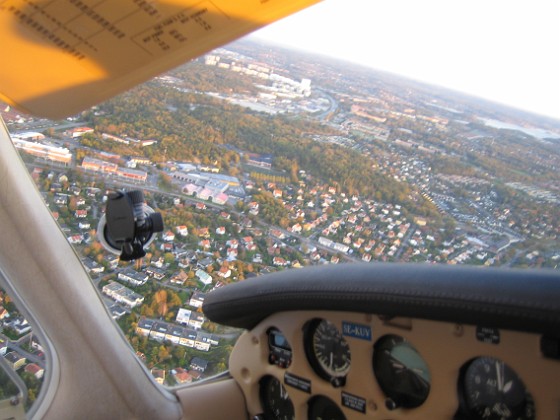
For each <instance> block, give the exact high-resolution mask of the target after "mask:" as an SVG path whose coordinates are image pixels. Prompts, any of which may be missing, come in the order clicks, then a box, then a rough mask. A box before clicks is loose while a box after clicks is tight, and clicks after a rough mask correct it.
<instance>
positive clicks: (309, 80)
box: [2, 39, 560, 386]
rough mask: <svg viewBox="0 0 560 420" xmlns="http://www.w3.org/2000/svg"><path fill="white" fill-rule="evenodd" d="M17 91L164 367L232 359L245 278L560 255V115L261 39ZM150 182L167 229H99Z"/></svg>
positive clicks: (85, 259) (60, 205) (126, 312)
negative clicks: (46, 108) (215, 317)
mask: <svg viewBox="0 0 560 420" xmlns="http://www.w3.org/2000/svg"><path fill="white" fill-rule="evenodd" d="M2 109H3V111H2V116H3V118H4V120H5V121H6V122H7V124H8V127H9V129H10V132H11V135H12V137H13V141H14V144H15V146H16V147H17V148H18V149H19V150H20V151H21V152H22V153H21V156H22V159H23V161H24V162H25V164H26V166H27V168H28V169H29V172H30V173H31V176H32V177H33V179H34V180H35V182H36V184H37V186H38V188H39V190H40V192H41V194H42V195H43V198H44V201H45V204H46V205H47V206H48V207H49V209H50V210H51V212H52V215H53V217H54V218H55V219H56V220H57V222H58V223H59V225H60V227H61V229H62V231H63V232H64V235H65V236H66V237H67V239H68V241H69V242H70V243H71V244H73V245H74V246H75V249H76V250H77V253H78V255H79V257H80V258H81V260H82V263H83V265H84V268H85V270H86V271H87V272H88V273H89V274H90V277H91V281H92V282H93V283H94V285H95V287H97V288H98V290H99V292H100V293H101V295H102V298H103V301H104V302H105V304H106V305H107V308H108V309H109V312H110V314H111V315H112V317H113V318H114V319H115V322H116V324H118V325H119V327H120V328H121V329H122V331H123V333H124V334H125V336H126V337H127V339H128V341H129V342H130V344H131V346H132V349H133V351H134V352H135V353H136V354H137V355H138V357H139V358H140V359H141V360H142V361H143V362H144V363H145V364H146V366H147V367H148V368H149V369H150V370H151V372H152V374H153V376H154V378H155V380H156V381H158V382H160V383H162V384H165V385H171V386H172V385H176V384H184V383H190V382H193V381H197V380H200V379H203V378H205V377H208V376H211V375H214V374H216V373H219V372H221V371H224V370H226V369H227V364H228V356H229V353H230V351H231V349H232V346H233V345H234V343H235V340H236V338H237V337H238V336H239V334H240V333H241V331H239V330H236V329H231V328H226V327H224V326H220V325H216V324H213V323H211V322H209V321H208V320H207V319H206V318H205V317H204V314H203V313H202V311H201V305H202V303H203V301H204V298H205V295H206V294H207V293H208V292H210V291H211V290H213V289H216V288H220V287H224V286H226V285H227V284H229V283H233V282H239V281H243V280H244V279H247V278H250V277H254V276H259V275H262V274H265V273H269V272H272V271H278V270H284V269H297V268H299V267H303V266H308V265H319V264H342V263H352V262H379V261H381V262H425V263H441V264H471V265H478V266H497V267H516V268H527V267H530V268H537V267H538V268H553V269H557V268H558V262H559V261H560V243H559V240H558V234H559V232H560V206H559V205H558V203H559V202H560V191H559V190H558V185H560V175H559V172H558V170H557V168H558V167H559V166H560V153H559V151H558V147H557V142H558V141H559V139H560V127H559V124H558V122H557V120H554V119H550V118H544V117H540V116H536V115H534V114H529V113H524V112H522V111H513V110H511V109H509V108H506V107H502V106H497V105H495V104H490V103H488V102H484V101H479V100H475V99H473V98H470V97H467V96H465V95H462V94H458V93H456V92H452V91H448V90H445V89H440V88H437V89H436V88H433V87H430V86H427V85H425V84H421V83H417V82H414V81H411V80H407V79H402V78H399V77H397V76H393V75H388V74H385V73H380V72H376V71H373V70H371V69H367V68H365V67H360V66H358V65H353V64H348V63H342V62H340V61H336V60H334V59H327V58H325V57H317V56H312V55H310V54H308V53H302V52H295V51H292V50H285V49H282V48H280V47H272V46H270V45H268V44H266V45H264V44H261V43H257V42H256V41H255V40H254V39H245V40H241V41H239V42H236V43H234V44H231V45H228V46H226V47H224V48H220V49H218V50H216V51H213V52H211V53H209V54H207V55H205V56H203V57H201V58H199V59H197V60H194V61H193V62H191V63H188V64H185V65H184V66H181V67H179V68H177V69H175V70H173V71H170V72H168V73H166V74H164V75H161V76H160V77H157V78H155V79H153V80H151V81H149V82H147V83H145V84H143V85H141V86H138V87H136V88H134V89H132V90H130V91H128V92H126V93H124V94H122V95H120V96H117V97H116V98H114V99H112V100H110V101H108V102H106V103H104V104H100V105H98V106H96V107H94V108H92V109H88V110H86V111H84V112H83V113H81V114H79V115H75V116H72V117H70V118H68V119H67V120H64V121H48V120H42V119H37V118H31V117H29V116H27V115H24V114H21V113H19V112H17V111H15V110H13V109H10V108H9V107H7V106H2ZM136 189H139V190H142V191H143V192H144V195H145V199H146V203H147V205H149V206H150V207H151V208H152V209H154V210H155V211H156V212H159V213H161V214H162V217H163V221H164V230H163V232H162V233H161V234H158V235H157V237H156V239H155V240H154V241H153V242H152V243H151V244H150V245H149V247H148V248H147V250H146V251H147V254H146V256H145V257H143V258H141V259H139V260H137V261H134V262H124V261H119V258H118V256H117V255H114V254H112V253H110V252H107V250H105V249H104V247H103V246H102V245H101V243H100V242H99V240H98V238H97V228H98V223H99V220H100V218H101V216H102V215H103V213H104V212H105V208H106V203H107V199H108V196H109V195H110V194H111V193H112V192H114V191H116V190H126V191H131V190H136ZM5 334H7V333H5ZM28 350H29V351H30V350H32V349H28Z"/></svg>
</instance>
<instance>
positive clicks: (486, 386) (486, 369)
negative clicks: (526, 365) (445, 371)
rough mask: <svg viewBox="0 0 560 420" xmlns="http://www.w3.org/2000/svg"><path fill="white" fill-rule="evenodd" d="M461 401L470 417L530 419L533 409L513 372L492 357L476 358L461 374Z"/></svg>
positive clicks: (497, 419)
mask: <svg viewBox="0 0 560 420" xmlns="http://www.w3.org/2000/svg"><path fill="white" fill-rule="evenodd" d="M461 381H462V386H461V387H460V389H461V390H462V398H463V402H464V405H465V409H466V411H467V412H468V413H469V415H470V416H471V417H473V418H477V419H488V420H506V419H513V420H532V419H534V418H535V406H534V403H533V400H532V398H531V396H530V395H529V394H528V393H527V391H526V389H525V385H524V384H523V382H522V381H521V379H520V378H519V377H518V376H517V374H516V373H515V371H514V370H513V369H512V368H510V367H509V366H508V365H506V364H505V363H504V362H503V361H501V360H499V359H496V358H493V357H478V358H476V359H474V360H472V361H470V362H469V364H468V365H467V366H466V368H465V369H464V370H463V374H462V378H461Z"/></svg>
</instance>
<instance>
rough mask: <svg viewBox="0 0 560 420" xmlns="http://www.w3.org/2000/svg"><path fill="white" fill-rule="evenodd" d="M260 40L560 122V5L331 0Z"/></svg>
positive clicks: (509, 0) (540, 1) (559, 1)
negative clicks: (355, 64)
mask: <svg viewBox="0 0 560 420" xmlns="http://www.w3.org/2000/svg"><path fill="white" fill-rule="evenodd" d="M252 36H256V37H258V38H261V39H266V40H272V41H274V42H277V43H282V44H286V45H289V46H294V47H297V48H300V49H305V50H311V51H316V52H319V53H322V54H327V55H331V56H335V57H339V58H344V59H347V60H350V61H355V62H359V63H362V64H365V65H368V66H370V67H373V68H376V69H379V70H385V71H389V72H392V73H396V74H400V75H403V76H407V77H411V78H413V79H416V80H422V81H426V82H429V83H433V84H436V85H441V86H446V87H450V88H453V89H456V90H459V91H463V92H467V93H470V94H473V95H475V96H480V97H483V98H487V99H491V100H494V101H496V102H501V103H504V104H508V105H512V106H515V107H517V108H520V109H526V110H529V111H533V112H536V113H538V114H542V115H548V116H552V117H555V118H557V119H560V0H467V1H465V0H324V1H323V2H322V3H319V4H317V5H315V6H312V7H311V8H309V9H307V10H304V11H302V12H299V13H297V14H295V15H293V16H290V17H288V18H286V19H284V20H282V21H280V22H277V23H275V24H273V25H271V26H269V27H266V28H264V29H262V30H260V31H258V32H256V33H254V34H253V35H252Z"/></svg>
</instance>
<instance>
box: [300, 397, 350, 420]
mask: <svg viewBox="0 0 560 420" xmlns="http://www.w3.org/2000/svg"><path fill="white" fill-rule="evenodd" d="M308 407H309V410H308V413H307V418H308V419H309V420H346V417H345V416H344V414H343V413H342V411H341V410H340V408H339V407H338V406H337V405H336V404H335V403H334V402H333V401H331V400H330V399H328V398H327V397H323V396H322V395H318V396H316V397H313V398H311V399H310V400H309V402H308Z"/></svg>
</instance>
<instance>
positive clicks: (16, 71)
mask: <svg viewBox="0 0 560 420" xmlns="http://www.w3.org/2000/svg"><path fill="white" fill-rule="evenodd" d="M318 1H319V0H289V1H288V0H165V1H157V0H3V1H2V0H0V40H1V44H2V45H3V47H4V48H2V50H3V51H2V55H3V60H2V61H3V63H2V66H0V99H2V100H3V101H4V102H7V103H8V104H10V105H12V106H14V107H16V108H18V109H20V110H22V111H24V112H27V113H29V114H33V115H38V116H43V117H47V118H51V119H57V118H61V117H64V116H68V115H71V114H74V113H76V112H79V111H81V110H83V109H86V108H88V107H90V106H92V105H95V104H97V103H100V102H102V101H104V100H106V99H108V98H110V97H111V96H114V95H116V94H118V93H120V92H123V91H125V90H127V89H129V88H131V87H132V86H134V85H137V84H139V83H141V82H144V81H146V80H148V79H150V78H151V77H154V76H156V75H157V74H160V73H162V72H164V71H166V70H168V69H171V68H173V67H176V66H178V65H180V64H182V63H184V62H186V61H188V60H190V59H192V58H195V57H197V56H199V55H201V54H203V53H205V52H207V51H210V50H212V49H214V48H216V47H218V46H220V45H223V44H226V43H228V42H230V41H233V40H235V39H237V38H239V37H241V36H243V35H245V34H247V33H249V32H252V31H254V30H256V29H258V28H260V27H262V26H265V25H267V24H269V23H271V22H274V21H275V20H278V19H281V18H283V17H285V16H287V15H289V14H292V13H294V12H296V11H298V10H300V9H303V8H305V7H307V6H309V5H311V4H314V3H317V2H318ZM8 46H9V47H8Z"/></svg>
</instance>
